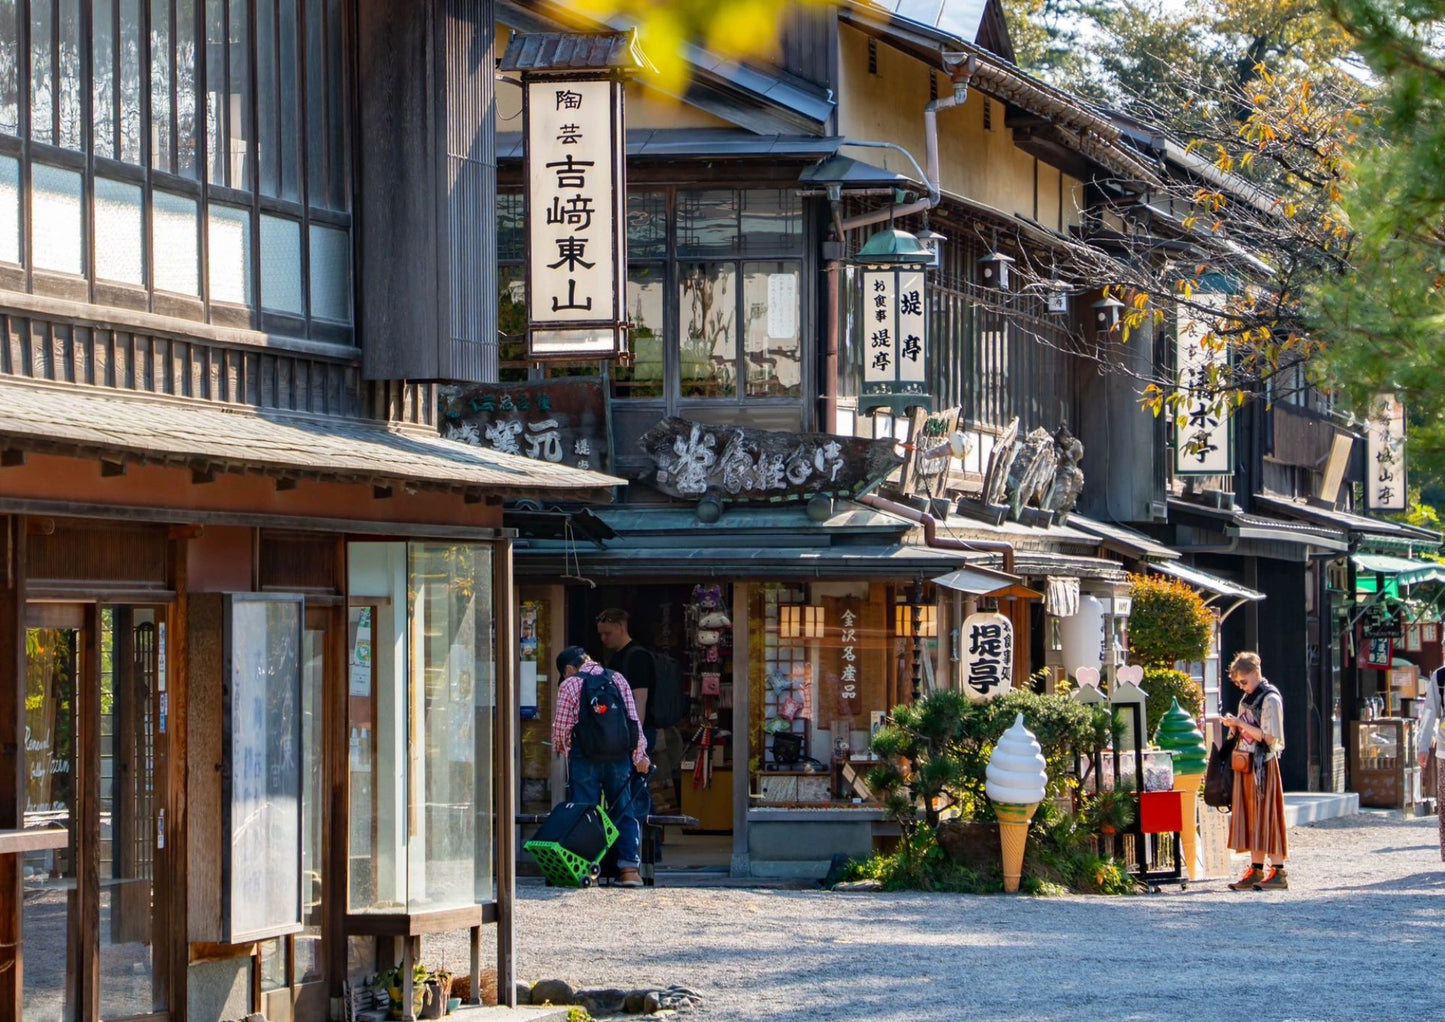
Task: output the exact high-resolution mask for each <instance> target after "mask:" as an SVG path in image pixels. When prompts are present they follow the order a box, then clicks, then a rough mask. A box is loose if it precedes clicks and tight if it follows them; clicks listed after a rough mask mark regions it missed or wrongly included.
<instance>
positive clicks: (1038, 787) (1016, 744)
mask: <svg viewBox="0 0 1445 1022" xmlns="http://www.w3.org/2000/svg"><path fill="white" fill-rule="evenodd" d="M984 777H985V784H984V793H985V794H987V795H988V797H989V801H991V802H992V803H993V808H994V813H995V814H996V815H997V816H998V836H999V843H1000V844H1001V845H1002V846H1003V889H1004V890H1005V891H1009V892H1013V891H1017V890H1018V889H1019V877H1021V876H1022V875H1023V868H1024V843H1025V842H1026V841H1027V840H1028V836H1029V820H1031V819H1032V818H1033V815H1034V810H1035V809H1037V808H1038V807H1039V803H1040V802H1042V801H1043V800H1044V788H1045V786H1046V785H1047V784H1048V781H1049V775H1048V772H1047V771H1046V770H1045V769H1044V754H1043V750H1042V749H1040V748H1039V742H1038V739H1037V738H1035V737H1034V736H1033V734H1032V733H1030V731H1029V729H1028V728H1026V727H1024V715H1023V714H1022V713H1020V714H1019V715H1018V717H1017V719H1015V720H1014V722H1013V726H1012V727H1011V728H1009V729H1008V730H1007V731H1005V732H1004V733H1003V735H1002V736H1001V737H1000V738H999V740H998V744H997V745H995V746H994V747H993V755H991V756H990V757H989V758H988V770H987V771H986V772H985V774H984Z"/></svg>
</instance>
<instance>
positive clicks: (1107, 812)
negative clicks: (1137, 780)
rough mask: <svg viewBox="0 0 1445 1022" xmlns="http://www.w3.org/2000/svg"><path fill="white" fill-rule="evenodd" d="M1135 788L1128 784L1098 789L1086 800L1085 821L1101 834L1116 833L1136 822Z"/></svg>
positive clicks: (1090, 827) (1091, 828)
mask: <svg viewBox="0 0 1445 1022" xmlns="http://www.w3.org/2000/svg"><path fill="white" fill-rule="evenodd" d="M1135 811H1136V806H1135V799H1134V790H1133V788H1131V787H1130V786H1129V785H1127V784H1122V785H1120V786H1119V787H1117V788H1113V789H1109V790H1105V791H1096V792H1094V793H1093V794H1091V795H1089V796H1087V797H1086V799H1085V801H1084V812H1083V816H1084V822H1085V823H1086V825H1087V826H1088V827H1089V829H1090V830H1093V831H1096V832H1097V833H1100V834H1116V833H1118V832H1119V831H1121V830H1124V829H1125V828H1127V827H1128V826H1129V824H1131V823H1133V822H1134V814H1135Z"/></svg>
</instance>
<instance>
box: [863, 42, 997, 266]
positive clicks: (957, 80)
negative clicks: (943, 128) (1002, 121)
mask: <svg viewBox="0 0 1445 1022" xmlns="http://www.w3.org/2000/svg"><path fill="white" fill-rule="evenodd" d="M977 66H978V62H977V58H976V57H972V56H970V57H967V58H966V59H965V60H964V61H963V62H962V64H961V65H960V66H959V67H957V68H956V69H955V70H954V72H953V93H952V94H951V95H948V96H940V97H939V98H938V99H935V100H933V101H932V102H931V103H929V104H928V105H927V106H926V107H924V108H923V144H924V147H925V150H926V152H927V156H926V160H927V163H928V170H927V172H926V176H927V178H928V181H927V184H928V198H926V199H919V200H917V201H916V202H909V203H904V204H903V205H898V206H889V207H888V208H887V209H883V210H877V211H875V212H872V213H862V214H860V215H858V216H854V217H849V218H848V219H846V220H844V221H842V223H841V224H840V225H839V226H841V227H842V228H843V229H844V230H853V229H854V228H857V227H867V226H869V225H870V224H879V223H883V222H884V221H886V220H893V219H895V218H897V217H903V216H908V215H909V214H910V213H922V212H923V211H924V210H929V209H932V208H933V207H934V206H937V205H938V203H939V201H940V199H941V198H942V194H941V190H942V186H941V184H940V178H939V168H938V111H940V110H947V109H949V108H950V107H955V106H962V105H963V104H964V101H965V100H967V99H968V83H969V81H970V80H971V79H972V78H973V72H974V69H975V68H976V67H977ZM847 144H848V145H863V146H873V147H877V148H898V147H897V146H895V145H892V144H891V143H887V142H849V143H847ZM910 158H911V157H910ZM914 166H915V167H916V166H917V164H916V163H915V164H914ZM840 240H841V239H840Z"/></svg>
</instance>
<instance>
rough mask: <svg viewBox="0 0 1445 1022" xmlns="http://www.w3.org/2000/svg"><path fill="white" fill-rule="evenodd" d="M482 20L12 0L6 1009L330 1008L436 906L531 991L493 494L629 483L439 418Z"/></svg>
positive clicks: (1, 525) (466, 965) (94, 1015)
mask: <svg viewBox="0 0 1445 1022" xmlns="http://www.w3.org/2000/svg"><path fill="white" fill-rule="evenodd" d="M492 32H493V21H492V14H491V4H490V3H488V2H480V0H479V2H456V0H449V2H447V3H441V2H440V0H437V2H430V0H428V2H425V3H416V2H412V0H407V2H393V3H389V4H388V3H370V2H368V3H365V4H351V3H340V2H332V0H325V2H323V0H261V2H258V3H251V4H242V3H237V2H231V3H229V4H227V3H225V2H223V0H211V2H193V0H161V2H158V3H150V4H138V3H131V2H125V0H121V2H113V0H104V2H101V0H97V2H95V3H84V4H82V3H80V2H79V0H35V2H31V3H22V4H5V5H0V49H3V51H4V53H5V54H6V57H5V58H0V1018H26V1019H64V1020H77V1022H93V1020H96V1019H100V1018H107V1019H119V1018H126V1019H131V1018H135V1019H139V1018H153V1019H169V1020H172V1022H180V1020H186V1019H192V1020H196V1022H214V1020H216V1019H220V1018H234V1017H240V1016H244V1015H246V1014H247V1013H248V1012H252V1011H264V1012H265V1014H266V1017H268V1018H270V1019H276V1020H280V1019H290V1018H295V1019H324V1018H327V1017H330V1013H331V1011H332V1008H333V999H334V998H338V997H340V996H341V995H342V993H343V989H344V984H345V983H346V981H347V980H348V979H350V980H352V981H353V982H358V981H360V980H361V979H362V978H363V977H364V976H366V975H367V974H369V973H371V972H373V971H375V970H376V969H377V968H378V967H382V966H386V965H389V964H391V963H392V962H393V961H400V962H403V963H404V964H405V965H406V966H408V968H407V969H405V970H404V972H405V974H406V975H407V976H410V975H411V970H410V968H409V967H410V966H411V964H412V963H413V961H414V960H415V959H416V957H417V954H418V947H419V941H420V939H421V935H423V934H426V935H429V936H428V937H427V938H426V939H428V940H430V939H433V936H434V935H436V934H439V933H442V932H456V933H458V934H460V940H461V945H460V946H461V951H460V952H459V953H456V954H454V956H453V957H452V958H451V960H450V961H449V962H446V963H445V964H447V965H448V966H449V967H450V969H451V970H452V971H453V972H456V973H458V974H463V975H465V974H467V973H469V972H470V973H471V974H472V976H473V982H472V991H473V996H475V995H476V994H477V993H479V992H480V986H479V983H478V979H479V977H478V976H477V972H478V969H479V966H480V965H481V964H483V963H485V962H487V961H489V960H490V959H491V958H492V953H491V952H490V951H485V953H484V948H483V947H482V945H480V944H478V942H477V935H478V934H479V933H480V930H481V927H482V924H483V923H484V922H493V921H495V922H497V923H498V924H499V926H498V928H497V930H496V933H497V941H496V948H497V956H496V957H497V963H498V965H499V967H500V971H501V974H502V976H503V984H504V987H505V995H506V996H511V986H510V975H511V974H510V969H511V946H512V945H511V927H510V911H511V898H512V890H513V888H512V863H513V857H512V848H513V845H512V842H511V841H510V835H511V832H512V830H511V820H512V817H513V815H514V811H515V810H514V805H513V801H512V798H511V792H512V790H513V785H512V767H511V763H512V758H511V755H510V753H511V750H512V748H513V741H514V733H515V726H514V722H515V719H516V715H515V711H514V710H513V709H512V707H513V706H514V701H515V688H514V675H513V670H512V665H513V664H514V662H515V655H514V644H513V639H512V635H513V630H512V628H511V627H510V611H511V608H512V605H513V589H512V561H511V547H510V533H509V532H508V531H507V529H505V528H504V527H503V523H502V511H501V504H502V502H503V501H504V500H510V499H518V498H524V497H525V498H532V499H545V500H558V499H570V500H600V501H605V500H606V499H607V495H608V494H609V493H610V491H611V487H613V486H614V485H615V484H617V483H618V482H619V480H617V479H615V478H613V477H611V476H607V475H603V474H600V473H598V472H592V471H587V470H579V469H577V468H575V467H562V466H554V465H550V464H546V463H539V462H536V461H531V460H527V459H523V458H521V457H517V456H513V455H507V454H500V453H496V452H492V451H482V450H478V449H476V448H474V447H469V446H466V445H463V444H459V443H456V442H453V441H449V440H444V439H442V438H440V437H439V436H438V435H437V427H436V415H437V393H436V385H437V381H457V380H462V381H469V380H470V381H475V380H480V379H484V378H486V376H487V375H488V373H489V372H494V371H495V357H496V345H495V342H494V340H493V338H494V335H495V304H494V303H493V302H492V301H491V300H490V295H491V288H492V284H491V279H490V267H491V258H490V255H489V252H490V248H489V246H490V245H491V240H492V238H493V236H494V234H493V230H492V224H491V217H490V210H491V208H492V202H493V196H494V187H493V181H494V177H493V174H494V167H493V161H492V158H491V148H490V145H491V138H492V133H491V120H490V103H491V90H492V83H493V79H492V65H491V62H490V58H489V54H490V52H491V50H490V41H491V37H492ZM16 54H21V55H23V57H22V59H21V60H20V61H19V62H18V63H17V62H16V61H15V59H14V58H15V56H16ZM7 68H8V70H7ZM443 68H444V69H445V70H446V72H447V73H446V74H442V73H440V72H439V69H443ZM459 182H460V183H464V184H465V185H466V187H457V185H458V183H459ZM399 197H400V198H399ZM468 930H471V931H472V944H471V955H470V958H469V957H468V954H467V940H466V936H465V935H466V931H468ZM427 964H429V965H431V966H433V967H438V966H441V965H442V964H444V963H443V962H442V961H439V960H437V958H436V957H435V955H431V956H429V960H428V961H427ZM402 985H403V986H405V987H407V988H409V987H410V986H411V983H410V981H409V980H408V981H407V982H405V983H403V984H402ZM409 992H410V991H409V989H408V993H409Z"/></svg>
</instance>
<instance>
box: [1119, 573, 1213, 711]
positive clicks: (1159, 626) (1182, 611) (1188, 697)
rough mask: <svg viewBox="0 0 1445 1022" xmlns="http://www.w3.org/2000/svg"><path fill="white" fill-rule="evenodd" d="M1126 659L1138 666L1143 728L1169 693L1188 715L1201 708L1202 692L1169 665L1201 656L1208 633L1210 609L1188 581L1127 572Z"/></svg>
mask: <svg viewBox="0 0 1445 1022" xmlns="http://www.w3.org/2000/svg"><path fill="white" fill-rule="evenodd" d="M1129 595H1130V596H1131V597H1133V601H1134V606H1133V610H1132V611H1131V612H1130V614H1129V661H1130V663H1135V664H1139V665H1141V666H1142V667H1143V668H1144V689H1145V691H1147V692H1148V693H1149V701H1148V703H1147V705H1146V706H1145V716H1146V717H1147V718H1148V719H1147V721H1146V727H1147V732H1146V733H1148V734H1153V733H1154V730H1155V729H1156V728H1157V727H1158V726H1159V721H1160V720H1161V719H1162V718H1163V716H1164V714H1165V712H1166V711H1167V710H1168V709H1169V705H1170V703H1172V702H1173V701H1174V700H1175V699H1178V700H1179V705H1180V706H1181V707H1183V708H1184V709H1185V710H1187V711H1188V712H1189V714H1190V716H1192V717H1196V718H1197V717H1198V716H1199V715H1200V714H1201V713H1203V712H1204V693H1203V692H1201V691H1200V690H1199V686H1198V685H1197V684H1195V683H1194V680H1193V679H1192V678H1190V677H1189V675H1187V674H1185V673H1184V672H1183V671H1180V670H1176V669H1175V667H1174V665H1175V664H1177V663H1180V662H1183V663H1190V662H1193V661H1197V660H1203V659H1204V657H1205V656H1206V655H1207V654H1208V652H1209V644H1210V641H1211V640H1212V639H1213V637H1214V612H1213V611H1211V610H1210V609H1209V608H1208V607H1206V606H1205V605H1204V600H1203V599H1201V598H1200V596H1199V594H1198V593H1196V592H1195V591H1194V590H1193V589H1191V588H1189V586H1187V585H1185V584H1184V583H1183V582H1180V581H1177V580H1175V579H1172V578H1164V577H1162V576H1159V575H1130V576H1129Z"/></svg>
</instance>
